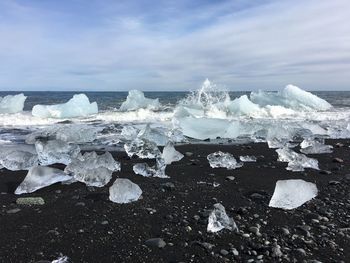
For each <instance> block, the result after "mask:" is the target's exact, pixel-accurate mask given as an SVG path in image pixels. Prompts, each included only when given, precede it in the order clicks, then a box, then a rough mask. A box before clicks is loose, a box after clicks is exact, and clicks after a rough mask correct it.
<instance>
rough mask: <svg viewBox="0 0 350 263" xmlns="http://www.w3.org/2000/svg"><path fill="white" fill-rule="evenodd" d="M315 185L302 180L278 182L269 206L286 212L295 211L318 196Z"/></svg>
mask: <svg viewBox="0 0 350 263" xmlns="http://www.w3.org/2000/svg"><path fill="white" fill-rule="evenodd" d="M317 192H318V190H317V187H316V185H315V184H314V183H310V182H305V181H304V180H301V179H291V180H278V181H277V182H276V186H275V191H274V193H273V196H272V198H271V200H270V203H269V206H270V207H276V208H282V209H286V210H290V209H294V208H297V207H299V206H301V205H302V204H304V203H306V202H308V201H309V200H311V199H312V198H314V197H316V196H317Z"/></svg>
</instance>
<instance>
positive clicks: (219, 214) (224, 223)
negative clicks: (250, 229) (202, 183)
mask: <svg viewBox="0 0 350 263" xmlns="http://www.w3.org/2000/svg"><path fill="white" fill-rule="evenodd" d="M222 229H228V230H230V231H238V227H237V225H236V223H235V221H233V219H232V218H231V217H229V216H228V215H227V214H226V210H225V207H224V206H223V205H222V204H220V203H217V204H214V209H213V211H212V212H211V213H210V215H209V218H208V226H207V231H208V232H211V233H216V232H218V231H220V230H222Z"/></svg>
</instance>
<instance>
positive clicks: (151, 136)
mask: <svg viewBox="0 0 350 263" xmlns="http://www.w3.org/2000/svg"><path fill="white" fill-rule="evenodd" d="M137 137H138V138H140V139H146V140H149V141H151V142H154V143H156V144H157V145H160V146H164V145H165V144H166V143H167V142H168V140H169V138H168V136H167V135H166V134H165V131H164V130H162V129H161V128H151V126H150V125H149V124H147V125H146V126H145V127H144V128H143V129H142V130H141V131H140V132H139V133H138V135H137Z"/></svg>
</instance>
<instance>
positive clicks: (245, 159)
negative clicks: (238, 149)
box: [239, 155, 256, 162]
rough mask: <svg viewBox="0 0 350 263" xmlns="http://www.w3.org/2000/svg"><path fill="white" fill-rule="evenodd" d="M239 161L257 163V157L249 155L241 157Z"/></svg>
mask: <svg viewBox="0 0 350 263" xmlns="http://www.w3.org/2000/svg"><path fill="white" fill-rule="evenodd" d="M239 160H240V161H241V162H256V157H255V156H249V155H245V156H239Z"/></svg>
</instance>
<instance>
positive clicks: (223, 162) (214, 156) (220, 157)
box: [207, 151, 243, 170]
mask: <svg viewBox="0 0 350 263" xmlns="http://www.w3.org/2000/svg"><path fill="white" fill-rule="evenodd" d="M207 159H208V161H209V164H210V167H212V168H219V167H222V168H226V169H228V170H232V169H236V168H240V167H242V166H243V164H242V163H237V161H236V159H235V157H233V155H232V154H230V153H224V152H221V151H218V152H215V153H211V154H209V155H208V156H207Z"/></svg>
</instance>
